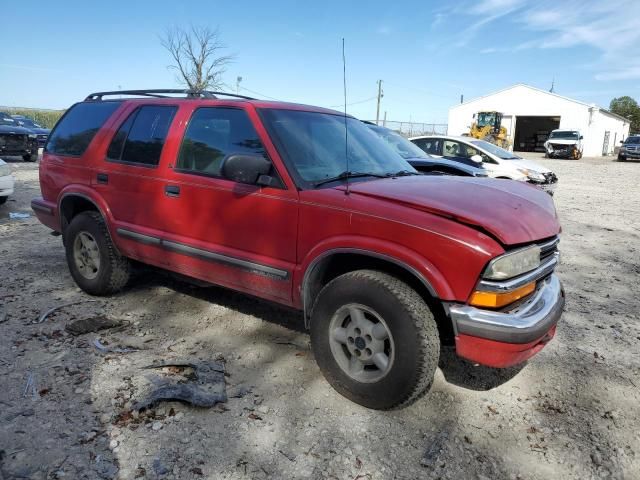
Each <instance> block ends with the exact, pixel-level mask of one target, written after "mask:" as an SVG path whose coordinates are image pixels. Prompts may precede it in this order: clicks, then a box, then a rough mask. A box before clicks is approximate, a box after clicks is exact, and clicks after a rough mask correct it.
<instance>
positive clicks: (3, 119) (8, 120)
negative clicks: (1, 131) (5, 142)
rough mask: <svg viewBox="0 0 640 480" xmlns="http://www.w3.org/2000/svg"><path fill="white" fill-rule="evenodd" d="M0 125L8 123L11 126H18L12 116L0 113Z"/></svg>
mask: <svg viewBox="0 0 640 480" xmlns="http://www.w3.org/2000/svg"><path fill="white" fill-rule="evenodd" d="M0 125H10V126H12V127H17V126H18V122H16V121H15V120H14V119H13V118H11V117H8V116H5V115H0Z"/></svg>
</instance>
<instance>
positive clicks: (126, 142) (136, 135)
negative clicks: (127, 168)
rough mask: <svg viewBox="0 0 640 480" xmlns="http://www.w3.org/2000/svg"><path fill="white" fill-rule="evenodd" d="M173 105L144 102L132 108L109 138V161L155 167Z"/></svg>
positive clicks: (175, 108)
mask: <svg viewBox="0 0 640 480" xmlns="http://www.w3.org/2000/svg"><path fill="white" fill-rule="evenodd" d="M176 110H177V107H172V106H166V105H158V106H154V105H146V106H143V107H140V108H138V109H136V110H135V111H134V112H133V113H132V114H131V115H129V117H128V118H127V119H126V120H125V121H124V123H123V124H122V125H121V126H120V128H119V129H118V131H117V132H116V134H115V135H114V136H113V139H112V140H111V144H110V145H109V149H108V150H107V158H108V159H109V160H111V161H116V162H125V163H133V164H137V165H144V166H150V167H155V166H156V165H158V162H159V161H160V154H161V153H162V147H163V146H164V142H165V139H166V138H167V132H168V131H169V127H170V126H171V121H172V120H173V116H174V115H175V113H176Z"/></svg>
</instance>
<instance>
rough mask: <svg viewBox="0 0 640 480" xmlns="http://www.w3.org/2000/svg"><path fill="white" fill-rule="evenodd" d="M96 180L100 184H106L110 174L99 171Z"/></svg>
mask: <svg viewBox="0 0 640 480" xmlns="http://www.w3.org/2000/svg"><path fill="white" fill-rule="evenodd" d="M96 180H97V182H98V183H99V184H101V185H106V184H107V183H109V175H107V174H106V173H99V174H97V175H96Z"/></svg>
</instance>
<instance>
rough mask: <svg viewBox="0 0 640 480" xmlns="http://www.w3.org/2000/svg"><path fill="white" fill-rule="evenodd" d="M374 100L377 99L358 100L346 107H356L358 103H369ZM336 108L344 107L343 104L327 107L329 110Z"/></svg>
mask: <svg viewBox="0 0 640 480" xmlns="http://www.w3.org/2000/svg"><path fill="white" fill-rule="evenodd" d="M376 98H377V97H371V98H365V99H364V100H358V101H357V102H351V103H347V107H348V106H351V105H358V104H359V103H365V102H370V101H371V100H375V99H376ZM338 107H344V103H341V104H340V105H329V108H338Z"/></svg>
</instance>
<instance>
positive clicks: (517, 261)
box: [482, 245, 540, 280]
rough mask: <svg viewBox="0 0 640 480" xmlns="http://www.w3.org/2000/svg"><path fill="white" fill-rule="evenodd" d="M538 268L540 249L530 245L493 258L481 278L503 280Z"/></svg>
mask: <svg viewBox="0 0 640 480" xmlns="http://www.w3.org/2000/svg"><path fill="white" fill-rule="evenodd" d="M539 266H540V247H538V246H537V245H532V246H531V247H525V248H522V249H520V250H516V251H515V252H509V253H505V254H504V255H501V256H499V257H497V258H494V259H493V260H491V262H489V266H487V269H486V270H485V272H484V275H483V276H482V277H483V278H485V279H487V280H505V279H507V278H513V277H517V276H518V275H522V274H523V273H526V272H530V271H531V270H535V269H536V268H538V267H539Z"/></svg>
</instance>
